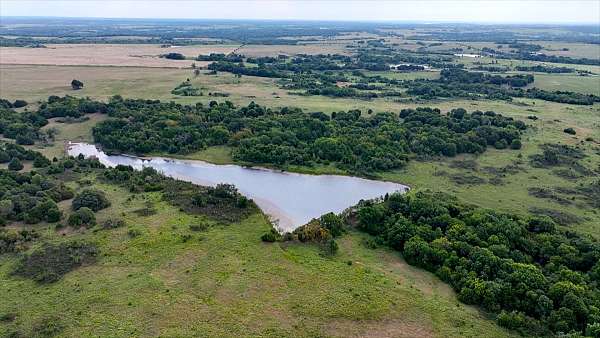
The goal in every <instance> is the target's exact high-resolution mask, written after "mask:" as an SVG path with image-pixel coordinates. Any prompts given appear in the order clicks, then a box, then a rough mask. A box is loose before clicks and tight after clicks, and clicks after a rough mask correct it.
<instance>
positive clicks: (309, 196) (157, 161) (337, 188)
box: [68, 143, 408, 231]
mask: <svg viewBox="0 0 600 338" xmlns="http://www.w3.org/2000/svg"><path fill="white" fill-rule="evenodd" d="M68 153H69V155H72V156H77V155H79V154H83V155H84V156H86V157H89V156H95V157H97V158H98V159H99V160H100V162H102V163H103V164H104V165H106V166H116V165H118V164H123V165H130V166H132V167H134V168H136V169H141V168H142V167H144V166H148V167H152V168H154V169H156V170H158V171H160V172H162V173H164V174H165V175H167V176H170V177H174V178H178V179H181V180H186V181H189V182H193V183H196V184H201V185H210V186H214V185H216V184H218V183H230V184H234V185H235V186H236V187H237V188H238V189H239V191H240V192H241V193H242V194H244V195H246V196H247V197H250V198H252V199H254V201H255V202H256V204H257V205H258V206H259V207H260V208H261V209H262V210H263V211H264V212H265V213H267V214H269V215H271V216H272V217H273V218H274V219H277V220H279V226H280V227H281V228H282V229H283V230H287V231H289V230H293V229H294V228H296V227H298V226H300V225H303V224H305V223H306V222H308V221H309V220H311V219H312V218H315V217H318V216H320V215H322V214H325V213H327V212H335V213H339V212H341V211H343V210H344V209H346V208H348V207H349V206H352V205H354V204H356V203H357V202H358V201H360V200H361V199H371V198H375V197H379V196H382V195H385V194H386V193H391V192H395V191H406V190H407V189H408V187H406V186H404V185H401V184H397V183H392V182H383V181H374V180H367V179H363V178H358V177H351V176H339V175H306V174H297V173H289V172H282V171H277V170H271V169H265V168H249V167H241V166H238V165H216V164H211V163H207V162H203V161H191V160H174V159H168V158H163V157H151V158H138V157H131V156H124V155H107V154H105V153H104V152H102V151H100V150H98V149H97V148H96V146H94V145H93V144H86V143H71V144H70V145H69V147H68Z"/></svg>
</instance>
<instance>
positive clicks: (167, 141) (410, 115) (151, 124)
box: [67, 98, 526, 172]
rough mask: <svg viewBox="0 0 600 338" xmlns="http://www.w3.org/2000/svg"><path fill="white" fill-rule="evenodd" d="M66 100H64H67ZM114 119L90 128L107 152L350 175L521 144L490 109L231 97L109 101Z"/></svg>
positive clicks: (514, 127)
mask: <svg viewBox="0 0 600 338" xmlns="http://www.w3.org/2000/svg"><path fill="white" fill-rule="evenodd" d="M67 100H68V99H67ZM107 111H108V114H109V116H111V117H112V119H109V120H107V121H104V122H101V123H99V124H98V125H97V126H96V127H95V128H94V131H93V134H94V139H95V140H96V142H98V143H99V144H101V145H102V146H104V147H105V148H106V149H107V150H116V151H120V152H127V153H136V154H144V153H150V152H169V153H189V152H193V151H197V150H200V149H203V148H205V147H207V146H214V145H229V146H231V147H232V148H233V156H234V158H235V159H237V160H239V161H242V162H252V163H268V164H273V165H277V166H281V165H286V164H299V165H313V164H315V163H333V164H335V165H336V166H338V167H340V168H343V169H348V170H350V171H356V172H362V171H364V172H366V171H369V170H373V171H382V170H389V169H394V168H398V167H400V166H402V165H403V164H404V163H405V162H406V161H407V160H408V158H409V157H410V156H411V155H418V156H438V155H443V156H455V155H456V154H459V153H482V152H484V151H485V149H486V148H487V146H494V147H496V148H498V149H503V148H508V147H510V148H512V149H519V148H520V147H521V143H520V131H521V130H524V129H525V128H526V125H525V124H524V123H523V122H521V121H515V120H513V119H511V118H506V117H503V116H502V115H501V114H496V113H494V112H485V113H483V112H473V113H467V112H466V111H465V110H464V109H455V110H453V111H452V112H451V113H450V115H449V116H446V115H443V114H441V113H440V111H439V110H437V109H431V108H423V109H417V110H403V111H402V112H400V115H399V117H398V116H397V115H395V114H391V113H377V114H372V115H371V116H369V115H367V116H362V113H361V112H360V111H358V110H354V111H348V112H337V113H334V114H332V115H331V116H328V115H326V114H323V113H319V112H317V113H311V114H305V113H302V112H301V110H299V109H290V108H284V109H281V110H271V109H267V108H265V107H262V106H259V105H257V104H254V103H251V104H249V105H248V106H246V107H241V108H236V107H234V106H233V104H231V103H229V102H225V103H221V104H217V103H216V102H214V103H211V104H210V105H209V106H203V105H202V104H197V105H196V106H193V107H192V106H182V105H178V104H175V103H161V102H158V101H144V100H123V99H120V98H113V99H112V100H111V101H110V103H108V105H107Z"/></svg>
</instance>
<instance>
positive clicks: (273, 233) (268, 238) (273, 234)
mask: <svg viewBox="0 0 600 338" xmlns="http://www.w3.org/2000/svg"><path fill="white" fill-rule="evenodd" d="M280 238H281V234H279V232H277V230H275V229H274V228H271V230H269V232H267V233H265V234H264V235H262V236H261V237H260V239H261V240H262V241H263V242H271V243H272V242H276V241H277V240H279V239H280Z"/></svg>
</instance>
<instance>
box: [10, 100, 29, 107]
mask: <svg viewBox="0 0 600 338" xmlns="http://www.w3.org/2000/svg"><path fill="white" fill-rule="evenodd" d="M26 105H27V101H25V100H15V103H13V107H14V108H21V107H25V106H26Z"/></svg>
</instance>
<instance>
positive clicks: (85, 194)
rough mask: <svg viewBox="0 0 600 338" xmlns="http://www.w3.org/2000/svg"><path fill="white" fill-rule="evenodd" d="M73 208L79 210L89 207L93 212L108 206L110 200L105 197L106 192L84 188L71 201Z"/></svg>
mask: <svg viewBox="0 0 600 338" xmlns="http://www.w3.org/2000/svg"><path fill="white" fill-rule="evenodd" d="M72 206H73V210H79V209H81V208H83V207H86V208H89V209H91V210H93V211H94V212H96V211H99V210H102V209H104V208H107V207H109V206H110V202H109V201H108V199H107V198H106V194H105V193H104V192H103V191H101V190H96V189H85V190H83V191H82V192H80V193H79V194H77V196H75V198H74V199H73V202H72Z"/></svg>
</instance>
